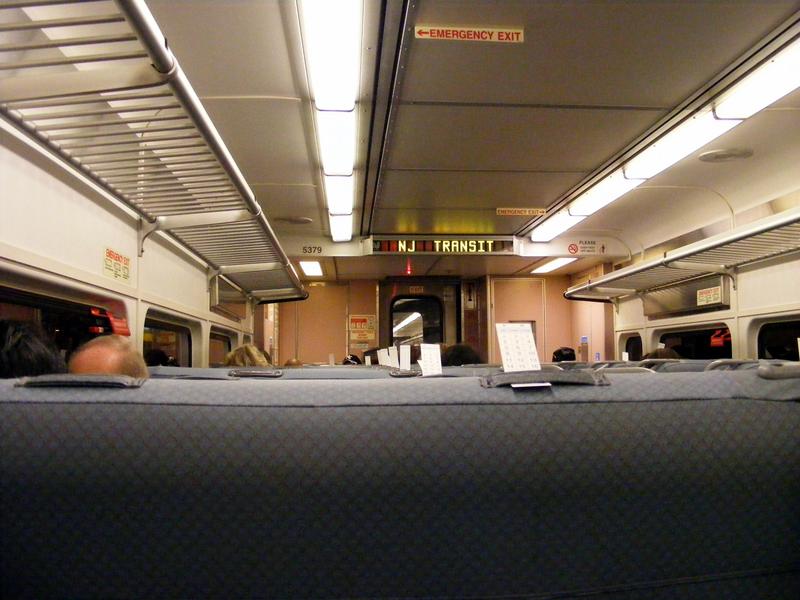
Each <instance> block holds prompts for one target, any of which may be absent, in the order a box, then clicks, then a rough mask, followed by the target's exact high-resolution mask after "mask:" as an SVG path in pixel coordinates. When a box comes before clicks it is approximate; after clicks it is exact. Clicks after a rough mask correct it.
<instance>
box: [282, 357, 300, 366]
mask: <svg viewBox="0 0 800 600" xmlns="http://www.w3.org/2000/svg"><path fill="white" fill-rule="evenodd" d="M283 366H284V367H302V366H303V363H302V362H301V361H300V359H298V358H290V359H289V360H287V361H286V362H285V363H284V365H283Z"/></svg>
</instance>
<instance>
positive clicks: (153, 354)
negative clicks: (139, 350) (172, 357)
mask: <svg viewBox="0 0 800 600" xmlns="http://www.w3.org/2000/svg"><path fill="white" fill-rule="evenodd" d="M144 362H146V363H147V366H148V367H157V366H161V367H166V366H167V365H169V356H168V355H167V353H166V352H164V351H163V350H162V349H161V348H150V349H149V350H148V351H147V352H145V353H144Z"/></svg>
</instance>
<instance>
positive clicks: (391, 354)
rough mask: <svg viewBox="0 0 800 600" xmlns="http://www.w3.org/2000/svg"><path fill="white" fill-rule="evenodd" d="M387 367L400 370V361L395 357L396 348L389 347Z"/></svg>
mask: <svg viewBox="0 0 800 600" xmlns="http://www.w3.org/2000/svg"><path fill="white" fill-rule="evenodd" d="M389 366H390V367H392V368H393V369H399V368H400V360H399V358H398V357H397V346H389Z"/></svg>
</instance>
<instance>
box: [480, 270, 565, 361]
mask: <svg viewBox="0 0 800 600" xmlns="http://www.w3.org/2000/svg"><path fill="white" fill-rule="evenodd" d="M490 284H491V305H490V307H489V311H490V316H491V319H490V321H491V330H490V332H489V333H490V337H491V340H492V342H491V345H490V351H489V362H493V363H499V362H501V357H500V347H499V345H498V343H497V336H496V334H495V331H494V325H495V324H496V323H509V322H514V321H535V322H536V349H537V350H538V352H539V359H540V360H542V361H544V362H547V361H549V360H550V358H551V357H552V354H553V350H555V349H556V348H558V347H559V346H563V345H567V342H568V341H569V340H570V339H571V338H572V322H571V314H570V307H569V304H568V301H567V300H565V299H564V297H563V295H562V294H563V292H564V289H566V286H567V278H566V277H547V278H533V277H515V278H500V277H494V278H492V279H491V282H490Z"/></svg>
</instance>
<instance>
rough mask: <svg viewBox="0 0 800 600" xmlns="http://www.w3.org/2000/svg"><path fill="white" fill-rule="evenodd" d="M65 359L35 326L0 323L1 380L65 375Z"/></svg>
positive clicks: (19, 322) (23, 322)
mask: <svg viewBox="0 0 800 600" xmlns="http://www.w3.org/2000/svg"><path fill="white" fill-rule="evenodd" d="M66 370H67V367H66V365H65V364H64V359H63V358H62V357H61V354H59V352H58V349H57V348H56V347H55V346H53V344H52V343H51V342H50V340H48V339H47V336H46V335H45V333H44V332H43V331H42V330H41V328H39V326H38V325H36V324H35V323H28V322H26V321H13V320H5V319H0V378H7V377H26V376H32V375H46V374H48V373H65V372H66Z"/></svg>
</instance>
